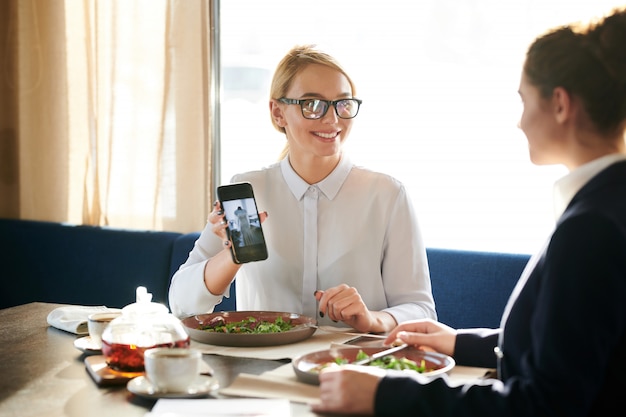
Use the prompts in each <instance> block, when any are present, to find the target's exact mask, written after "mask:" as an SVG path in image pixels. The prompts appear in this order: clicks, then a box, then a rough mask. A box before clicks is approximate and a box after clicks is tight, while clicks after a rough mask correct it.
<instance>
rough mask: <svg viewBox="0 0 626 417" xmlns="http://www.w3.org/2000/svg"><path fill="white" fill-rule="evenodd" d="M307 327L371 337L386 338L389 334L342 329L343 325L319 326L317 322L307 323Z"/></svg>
mask: <svg viewBox="0 0 626 417" xmlns="http://www.w3.org/2000/svg"><path fill="white" fill-rule="evenodd" d="M305 325H306V326H307V327H311V328H314V329H318V330H321V331H323V332H328V333H338V334H345V335H348V336H356V337H370V338H373V339H386V338H387V336H386V335H384V334H373V333H359V332H350V331H348V330H349V329H342V328H341V327H333V326H317V325H315V324H310V323H306V324H305Z"/></svg>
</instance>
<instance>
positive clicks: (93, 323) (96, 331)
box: [87, 311, 122, 348]
mask: <svg viewBox="0 0 626 417" xmlns="http://www.w3.org/2000/svg"><path fill="white" fill-rule="evenodd" d="M121 315H122V312H121V311H103V312H99V313H93V314H90V315H89V317H88V318H87V329H88V330H89V337H90V338H91V343H92V344H93V346H94V347H98V348H101V347H102V332H104V329H106V327H107V326H108V325H109V323H111V321H113V320H114V319H116V318H118V317H119V316H121Z"/></svg>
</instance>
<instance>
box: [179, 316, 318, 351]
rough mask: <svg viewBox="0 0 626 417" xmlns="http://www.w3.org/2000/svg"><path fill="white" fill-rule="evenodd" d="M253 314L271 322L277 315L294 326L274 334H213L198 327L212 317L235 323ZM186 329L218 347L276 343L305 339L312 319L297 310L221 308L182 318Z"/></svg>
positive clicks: (281, 343)
mask: <svg viewBox="0 0 626 417" xmlns="http://www.w3.org/2000/svg"><path fill="white" fill-rule="evenodd" d="M248 317H254V318H256V319H257V321H269V322H274V321H275V320H276V319H277V318H278V317H282V319H283V320H284V321H286V322H290V323H291V324H293V325H294V326H295V327H294V328H293V329H291V330H288V331H286V332H277V333H216V332H209V331H206V330H201V329H200V328H201V327H203V326H206V325H207V324H209V323H211V322H212V321H214V320H223V321H224V323H236V322H238V321H242V320H245V319H247V318H248ZM182 322H183V325H184V326H185V330H186V331H187V333H188V334H189V337H191V338H192V339H193V340H195V341H196V342H200V343H208V344H210V345H219V346H236V347H258V346H277V345H286V344H289V343H296V342H300V341H302V340H305V339H308V338H309V337H311V335H313V333H315V330H316V327H315V325H316V324H317V322H316V321H315V319H313V318H311V317H307V316H302V315H300V314H296V313H285V312H278V311H220V312H216V313H210V314H199V315H196V316H190V317H187V318H184V319H183V320H182Z"/></svg>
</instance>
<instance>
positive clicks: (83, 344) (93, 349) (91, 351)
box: [74, 336, 102, 355]
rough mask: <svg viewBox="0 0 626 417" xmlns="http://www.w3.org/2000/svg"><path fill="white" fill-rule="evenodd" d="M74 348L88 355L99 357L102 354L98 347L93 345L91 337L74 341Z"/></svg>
mask: <svg viewBox="0 0 626 417" xmlns="http://www.w3.org/2000/svg"><path fill="white" fill-rule="evenodd" d="M74 347H75V348H76V349H78V350H80V351H81V352H83V353H86V354H88V355H99V354H101V353H102V349H101V348H100V346H98V345H96V344H94V342H93V340H91V337H89V336H85V337H81V338H79V339H76V340H74Z"/></svg>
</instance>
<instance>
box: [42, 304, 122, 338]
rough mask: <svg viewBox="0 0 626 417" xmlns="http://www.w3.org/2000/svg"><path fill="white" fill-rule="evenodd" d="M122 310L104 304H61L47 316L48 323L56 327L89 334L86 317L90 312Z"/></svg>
mask: <svg viewBox="0 0 626 417" xmlns="http://www.w3.org/2000/svg"><path fill="white" fill-rule="evenodd" d="M106 311H122V310H121V309H119V308H109V307H105V306H78V305H71V306H63V307H58V308H55V309H54V310H52V311H51V312H50V313H49V314H48V317H47V321H48V324H49V325H50V326H52V327H56V328H57V329H61V330H65V331H66V332H70V333H74V334H81V335H82V334H89V330H88V329H87V318H88V317H89V315H90V314H92V313H101V312H106Z"/></svg>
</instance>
